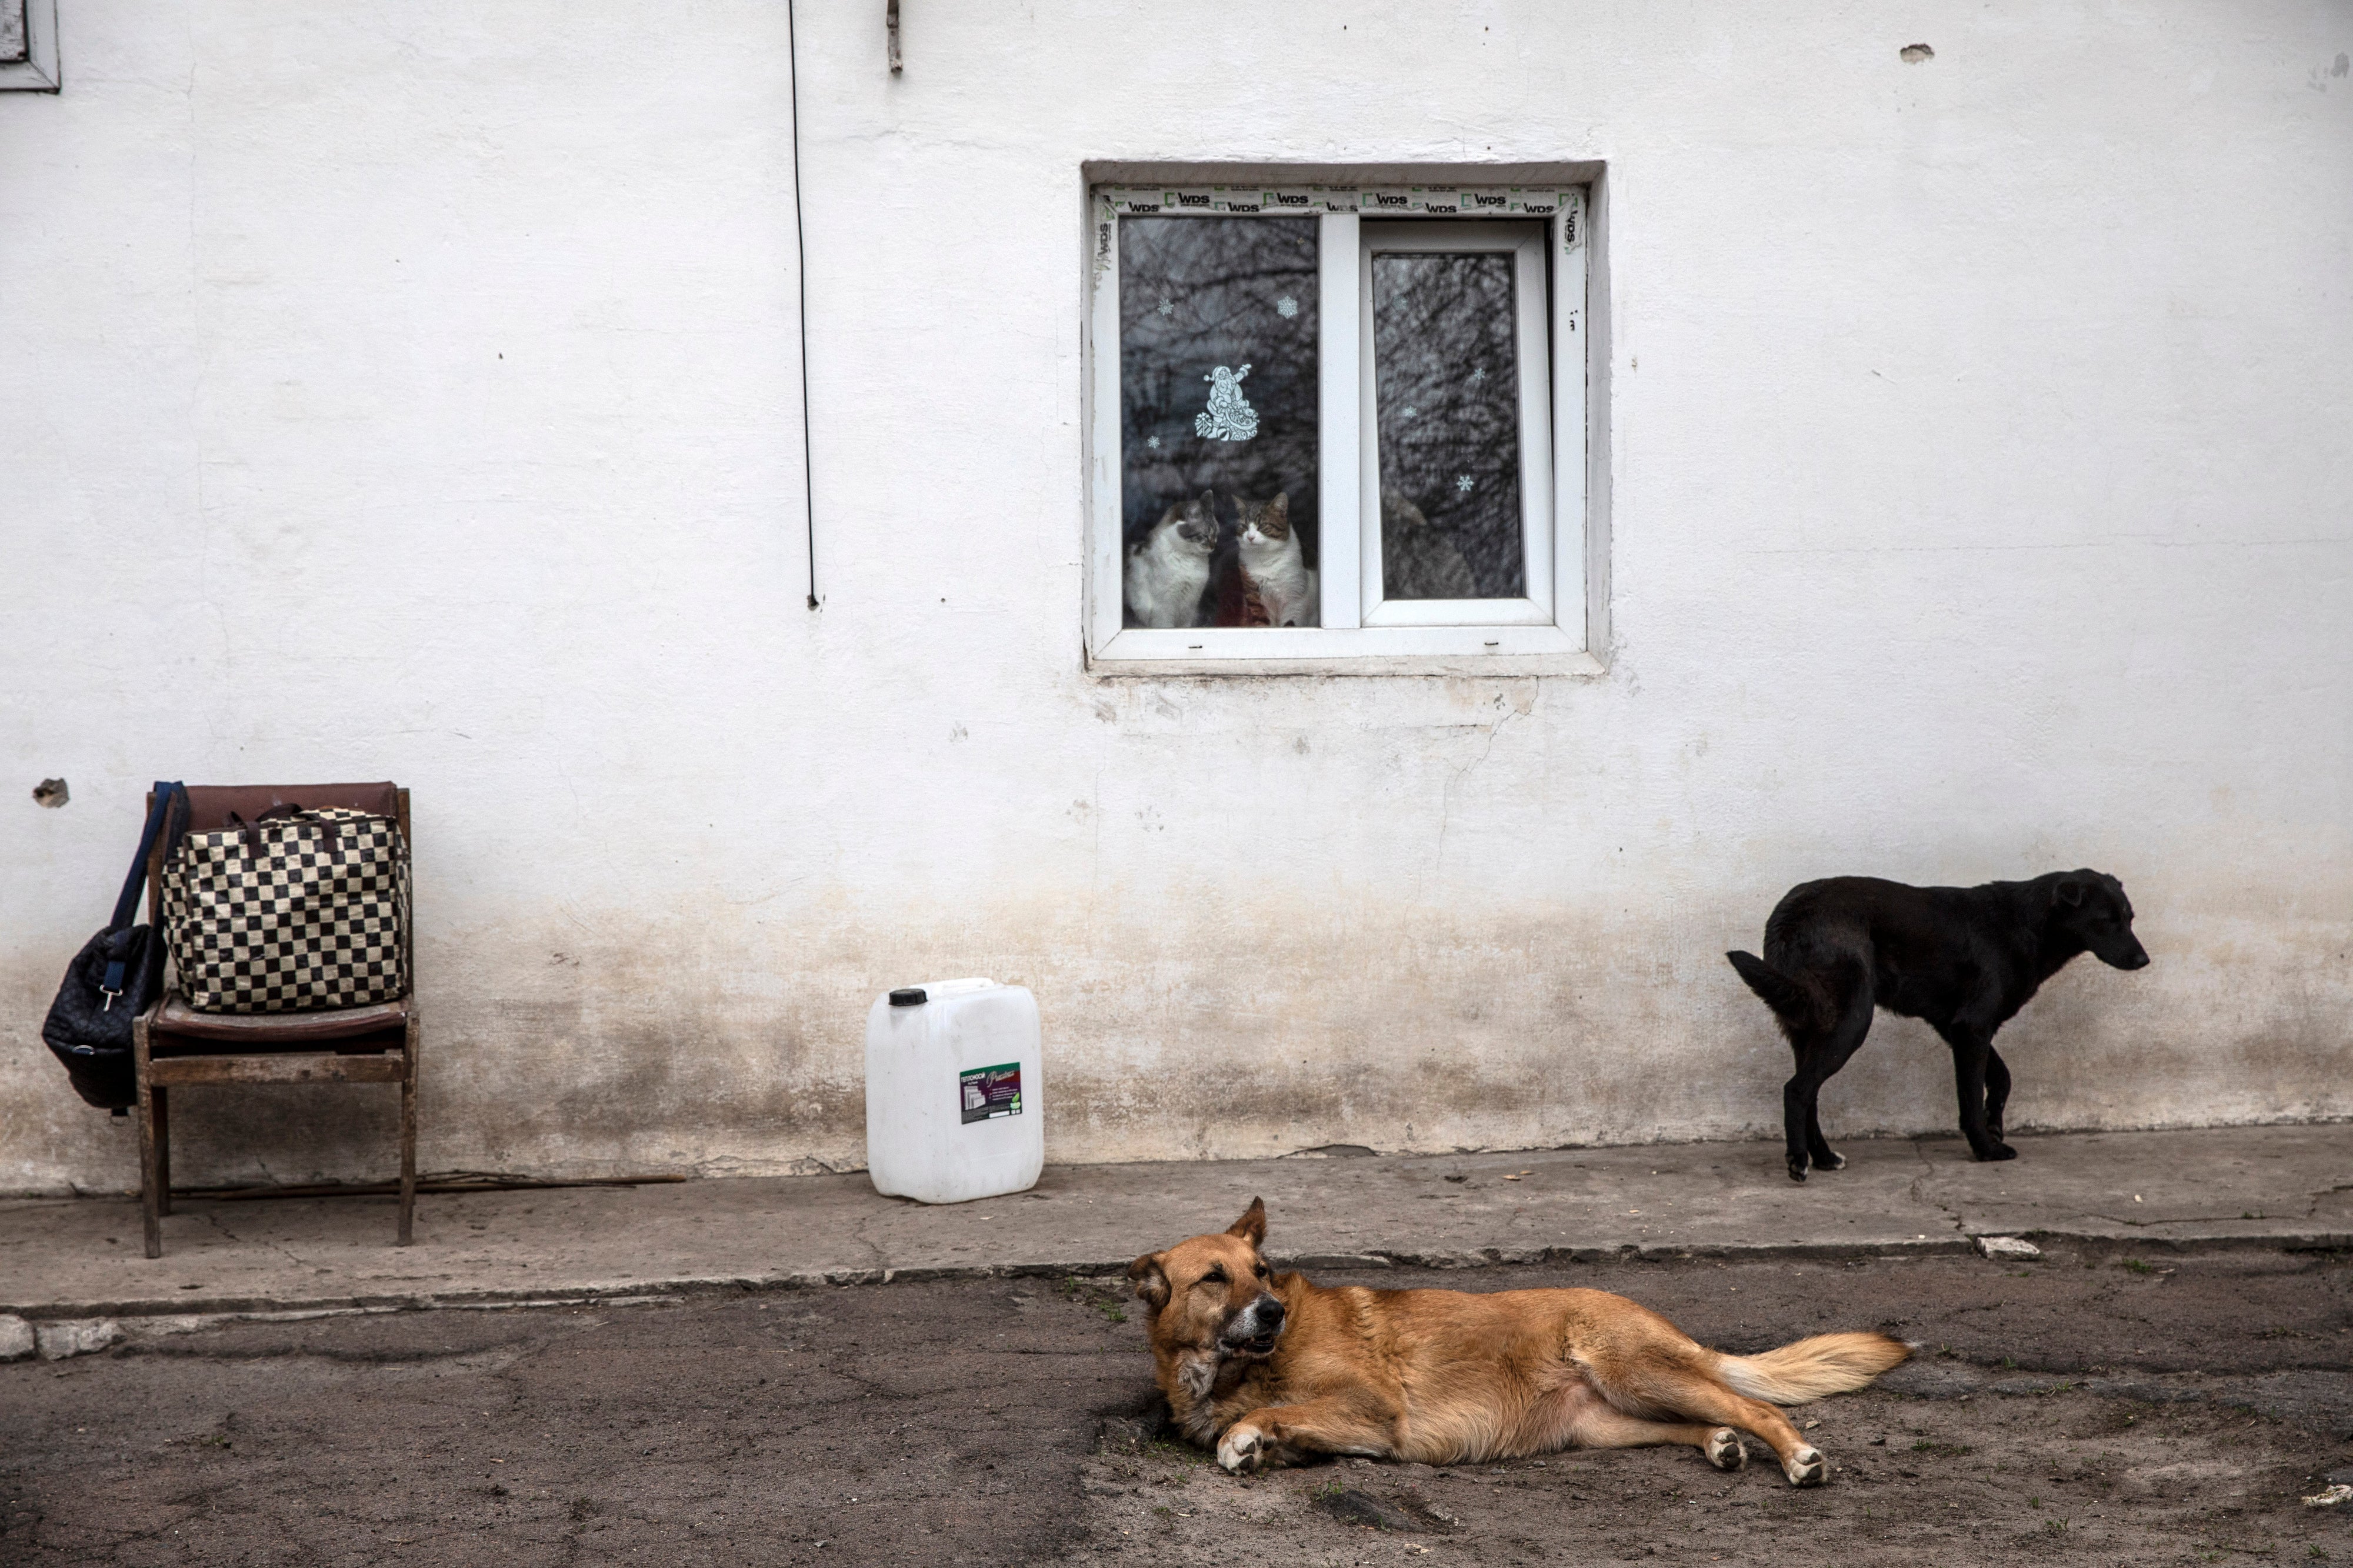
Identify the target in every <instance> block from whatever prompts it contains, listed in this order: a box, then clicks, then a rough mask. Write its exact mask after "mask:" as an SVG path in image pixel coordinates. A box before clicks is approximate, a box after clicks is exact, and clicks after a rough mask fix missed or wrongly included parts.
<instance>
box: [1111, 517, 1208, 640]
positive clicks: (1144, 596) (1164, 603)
mask: <svg viewBox="0 0 2353 1568" xmlns="http://www.w3.org/2000/svg"><path fill="white" fill-rule="evenodd" d="M1217 550H1218V498H1217V492H1215V491H1214V490H1203V491H1202V492H1201V493H1200V494H1199V495H1198V496H1196V497H1194V498H1193V499H1192V500H1182V501H1178V502H1177V503H1176V505H1174V506H1172V507H1170V508H1169V509H1168V510H1166V511H1164V512H1162V513H1161V514H1160V521H1158V522H1155V523H1154V524H1153V525H1152V528H1151V531H1149V532H1147V533H1145V536H1144V537H1143V538H1142V539H1139V540H1137V541H1136V542H1134V544H1133V545H1131V546H1129V547H1128V552H1127V613H1128V614H1129V615H1130V616H1133V617H1134V625H1136V626H1160V627H1170V626H1199V625H1200V624H1201V595H1202V594H1203V593H1205V592H1207V591H1208V586H1209V558H1210V557H1211V556H1212V555H1214V554H1216V553H1217Z"/></svg>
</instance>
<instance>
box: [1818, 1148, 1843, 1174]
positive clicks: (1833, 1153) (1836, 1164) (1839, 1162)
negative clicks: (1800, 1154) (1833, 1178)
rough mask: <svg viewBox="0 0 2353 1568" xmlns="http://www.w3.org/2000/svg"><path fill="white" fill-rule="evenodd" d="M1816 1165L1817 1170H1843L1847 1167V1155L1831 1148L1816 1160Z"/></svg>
mask: <svg viewBox="0 0 2353 1568" xmlns="http://www.w3.org/2000/svg"><path fill="white" fill-rule="evenodd" d="M1814 1166H1815V1168H1816V1169H1817V1170H1823V1171H1843V1170H1845V1169H1846V1156H1845V1155H1843V1154H1841V1153H1840V1152H1838V1151H1837V1150H1835V1149H1831V1150H1829V1151H1826V1152H1824V1153H1823V1155H1822V1157H1821V1158H1820V1159H1819V1160H1817V1161H1815V1162H1814Z"/></svg>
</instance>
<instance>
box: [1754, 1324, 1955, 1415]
mask: <svg viewBox="0 0 2353 1568" xmlns="http://www.w3.org/2000/svg"><path fill="white" fill-rule="evenodd" d="M1911 1353H1912V1347H1911V1346H1910V1345H1907V1344H1905V1342H1903V1341H1902V1340H1893V1339H1889V1338H1888V1337H1887V1336H1886V1335H1885V1334H1873V1333H1866V1332H1857V1333H1845V1334H1816V1335H1815V1336H1814V1337H1813V1338H1811V1339H1810V1340H1799V1342H1797V1343H1795V1344H1789V1345H1783V1346H1782V1347H1781V1348H1780V1349H1779V1350H1777V1351H1767V1352H1765V1353H1764V1354H1762V1355H1720V1356H1718V1357H1717V1358H1716V1363H1715V1374H1716V1376H1718V1377H1720V1378H1722V1379H1724V1381H1725V1382H1726V1383H1728V1384H1731V1385H1732V1386H1733V1388H1734V1389H1736V1391H1738V1392H1739V1393H1742V1394H1746V1395H1748V1397H1749V1398H1751V1399H1769V1400H1771V1401H1772V1402H1773V1403H1774V1404H1776V1405H1803V1404H1804V1403H1806V1401H1808V1400H1810V1399H1820V1398H1823V1397H1825V1396H1827V1395H1829V1394H1852V1393H1853V1392H1854V1391H1855V1390H1856V1389H1858V1388H1865V1387H1868V1386H1869V1385H1870V1384H1871V1380H1872V1379H1873V1378H1875V1377H1877V1376H1878V1375H1879V1374H1880V1373H1883V1372H1885V1371H1886V1370H1887V1369H1888V1368H1890V1367H1892V1366H1900V1365H1902V1364H1903V1363H1904V1362H1905V1358H1907V1357H1908V1356H1910V1355H1911Z"/></svg>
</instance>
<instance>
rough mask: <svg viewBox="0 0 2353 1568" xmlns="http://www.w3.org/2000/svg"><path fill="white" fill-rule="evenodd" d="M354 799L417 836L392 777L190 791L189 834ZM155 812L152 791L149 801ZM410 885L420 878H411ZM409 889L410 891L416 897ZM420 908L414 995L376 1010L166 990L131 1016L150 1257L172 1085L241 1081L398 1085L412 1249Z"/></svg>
mask: <svg viewBox="0 0 2353 1568" xmlns="http://www.w3.org/2000/svg"><path fill="white" fill-rule="evenodd" d="M148 804H149V805H150V807H151V808H152V807H153V804H154V802H153V796H152V795H151V796H150V797H149V801H148ZM287 804H294V805H305V806H310V807H312V808H314V809H315V808H321V807H326V806H347V807H350V808H352V809H354V810H358V811H365V812H372V813H374V814H375V815H376V816H389V817H391V818H393V819H394V820H395V821H396V822H398V823H399V824H400V836H401V837H402V839H403V840H404V841H406V840H408V839H409V829H408V792H407V791H406V790H405V789H402V788H400V787H398V786H397V785H395V784H302V785H284V786H279V785H267V784H256V785H251V786H245V787H223V786H203V787H198V786H191V787H190V788H189V790H188V807H189V811H188V821H187V826H188V829H189V830H190V831H193V832H197V833H204V832H209V831H211V830H213V829H216V828H220V827H226V826H228V816H229V814H230V813H231V812H235V813H236V814H237V816H238V817H239V818H241V819H242V820H244V821H247V822H251V821H253V820H254V819H255V818H256V817H258V816H260V815H261V814H262V813H263V812H265V811H268V810H269V808H270V807H272V806H276V805H287ZM172 837H173V836H172V835H169V834H167V835H164V836H163V837H159V838H158V839H157V841H156V844H155V849H154V853H153V855H152V856H151V857H150V858H149V859H148V863H147V889H148V891H147V908H148V918H149V920H150V921H153V923H154V924H155V925H156V926H157V928H158V929H161V927H162V925H163V923H164V918H163V903H164V857H165V856H166V854H167V853H168V852H169V851H170V849H171V847H173V846H172V844H171V843H170V842H168V840H170V839H171V838H172ZM412 880H413V879H412ZM414 896H415V895H414V893H413V892H412V894H411V897H412V899H413V898H414ZM416 926H417V921H416V914H415V910H414V909H413V908H412V910H411V911H410V918H409V921H408V929H407V930H406V931H404V932H403V933H402V942H403V943H404V944H405V946H406V959H407V963H406V968H407V971H408V994H407V995H406V996H404V997H401V998H400V999H399V1000H398V1001H395V1002H386V1003H383V1004H381V1005H376V1006H373V1007H345V1008H340V1009H335V1010H332V1011H327V1012H318V1013H199V1012H197V1011H196V1010H195V1008H193V1007H190V1006H189V1005H187V1003H186V1002H185V1001H184V1000H182V999H181V997H180V994H179V993H178V992H177V991H176V990H174V989H170V988H166V989H165V991H164V995H163V998H162V999H161V1000H160V1001H158V1002H157V1003H156V1004H155V1005H153V1007H150V1008H149V1009H148V1010H147V1011H146V1012H145V1013H144V1014H143V1015H142V1016H140V1017H138V1018H137V1019H135V1020H133V1022H132V1028H131V1049H132V1063H133V1067H134V1070H135V1071H136V1074H137V1078H138V1084H139V1194H140V1201H141V1205H142V1207H143V1209H144V1210H145V1215H146V1222H147V1256H148V1257H150V1258H161V1257H163V1256H164V1215H167V1214H170V1213H171V1212H172V1090H173V1089H177V1088H179V1087H181V1086H183V1085H195V1084H221V1085H234V1084H241V1083H396V1084H398V1085H399V1086H400V1233H399V1235H400V1239H399V1241H398V1243H397V1245H399V1246H402V1247H406V1246H407V1245H408V1244H409V1240H410V1233H411V1229H412V1222H413V1218H414V1215H415V1214H416V1209H417V1045H418V1042H419V1040H420V1038H421V1033H422V1031H421V1026H420V1024H419V1021H418V1017H417V936H416Z"/></svg>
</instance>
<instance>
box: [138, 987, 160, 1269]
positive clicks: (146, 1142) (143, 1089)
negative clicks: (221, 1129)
mask: <svg viewBox="0 0 2353 1568" xmlns="http://www.w3.org/2000/svg"><path fill="white" fill-rule="evenodd" d="M131 1043H132V1070H133V1071H134V1072H135V1073H136V1074H137V1075H138V1077H137V1079H136V1081H137V1083H138V1086H139V1214H140V1218H141V1220H142V1222H143V1223H144V1224H145V1226H146V1227H147V1256H148V1257H150V1258H161V1257H163V1256H164V1216H163V1215H162V1214H161V1213H160V1212H158V1211H157V1209H156V1207H155V1192H156V1181H155V1178H156V1175H157V1174H158V1173H157V1171H156V1169H155V1088H154V1085H153V1084H151V1083H149V1082H148V1081H147V1021H146V1020H145V1019H144V1018H142V1019H140V1020H138V1021H137V1022H136V1023H134V1024H132V1026H131Z"/></svg>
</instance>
